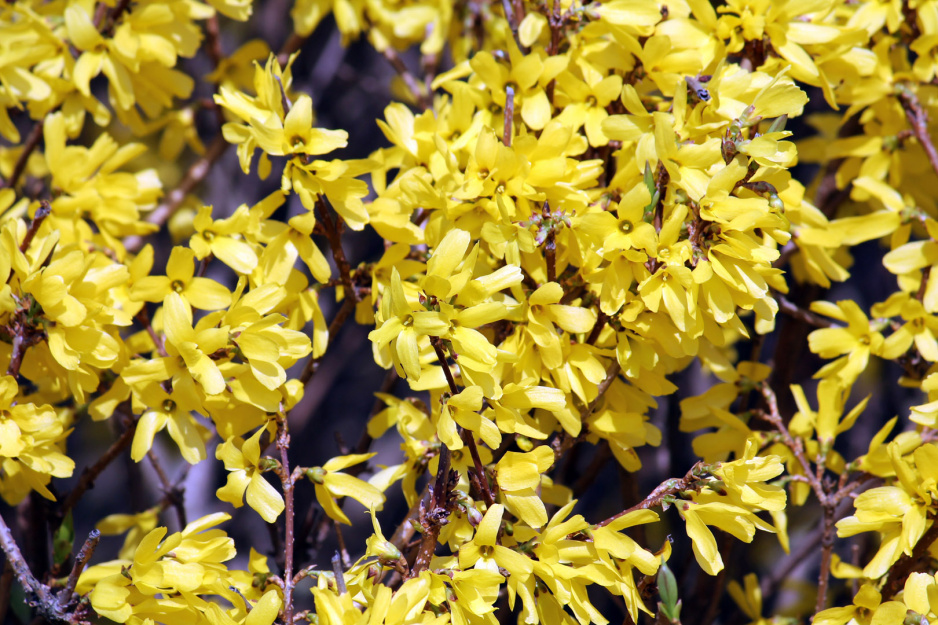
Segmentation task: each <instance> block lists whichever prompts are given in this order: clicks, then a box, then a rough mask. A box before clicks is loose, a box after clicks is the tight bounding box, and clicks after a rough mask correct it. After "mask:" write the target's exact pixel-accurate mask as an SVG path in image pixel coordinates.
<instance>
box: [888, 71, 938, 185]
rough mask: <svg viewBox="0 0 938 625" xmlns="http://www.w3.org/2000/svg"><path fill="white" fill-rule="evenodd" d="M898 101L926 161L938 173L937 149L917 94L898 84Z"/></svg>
mask: <svg viewBox="0 0 938 625" xmlns="http://www.w3.org/2000/svg"><path fill="white" fill-rule="evenodd" d="M898 92H899V93H898V95H899V101H900V102H901V103H902V110H904V111H905V117H906V119H908V120H909V124H910V125H911V126H912V133H913V134H914V135H915V138H916V139H918V142H919V144H920V145H921V146H922V149H923V150H925V155H926V156H927V157H928V162H929V163H931V167H932V169H933V170H935V174H938V150H935V144H934V143H933V142H932V139H931V135H930V134H929V133H928V115H927V114H926V113H925V109H923V108H922V105H921V103H920V102H919V101H918V96H917V95H916V94H915V92H914V91H912V89H911V88H909V87H908V86H907V85H904V84H903V85H900V86H899V88H898Z"/></svg>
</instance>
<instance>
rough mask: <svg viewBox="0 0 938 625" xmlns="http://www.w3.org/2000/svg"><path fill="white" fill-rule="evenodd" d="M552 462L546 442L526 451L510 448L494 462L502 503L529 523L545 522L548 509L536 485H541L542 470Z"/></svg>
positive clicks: (532, 525)
mask: <svg viewBox="0 0 938 625" xmlns="http://www.w3.org/2000/svg"><path fill="white" fill-rule="evenodd" d="M553 464H554V451H553V450H552V449H551V448H550V446H549V445H541V446H540V447H537V448H536V449H535V450H534V451H532V452H530V453H526V454H522V453H517V452H513V451H509V452H507V453H505V455H504V456H502V459H501V460H499V461H498V464H496V465H495V471H496V479H497V480H498V486H499V488H500V489H501V493H502V497H503V498H504V500H505V506H506V507H507V508H508V510H510V511H511V513H512V514H514V515H515V516H517V517H518V518H519V519H521V520H522V521H524V522H525V523H527V524H528V525H530V526H531V527H541V526H542V525H544V524H545V523H547V509H546V508H545V507H544V502H543V501H542V500H541V497H540V496H539V495H538V493H537V491H536V489H537V488H539V487H540V485H541V474H543V473H546V472H547V471H548V470H549V469H550V468H551V467H552V466H553Z"/></svg>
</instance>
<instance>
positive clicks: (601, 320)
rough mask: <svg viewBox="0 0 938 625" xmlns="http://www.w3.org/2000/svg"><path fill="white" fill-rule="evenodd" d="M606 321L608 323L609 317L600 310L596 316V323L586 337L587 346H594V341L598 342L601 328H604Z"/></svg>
mask: <svg viewBox="0 0 938 625" xmlns="http://www.w3.org/2000/svg"><path fill="white" fill-rule="evenodd" d="M607 321H609V315H607V314H606V313H604V312H603V311H601V310H600V311H599V314H598V315H596V323H594V324H593V329H592V330H590V333H589V336H587V337H586V344H587V345H594V344H595V343H596V341H598V340H599V335H600V333H602V331H603V328H604V327H606V322H607Z"/></svg>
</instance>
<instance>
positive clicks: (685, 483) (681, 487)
mask: <svg viewBox="0 0 938 625" xmlns="http://www.w3.org/2000/svg"><path fill="white" fill-rule="evenodd" d="M707 468H708V465H706V464H704V463H703V462H697V463H696V464H694V466H692V467H691V468H690V471H688V472H687V474H686V475H685V476H684V477H682V478H671V479H669V480H665V481H664V482H662V483H661V484H659V485H658V487H657V488H655V490H653V491H651V494H649V495H648V496H647V497H645V498H644V499H642V500H641V501H640V502H638V503H637V504H635V505H634V506H632V507H631V508H627V509H625V510H623V511H622V512H619V513H616V514H614V515H612V516H611V517H609V518H608V519H606V520H605V521H600V522H599V523H597V524H596V527H604V526H606V525H609V524H610V523H612V522H613V521H615V520H616V519H618V518H620V517H623V516H625V515H627V514H629V513H630V512H635V511H636V510H647V509H649V508H654V507H655V506H658V505H661V503H662V502H663V501H664V499H665V497H673V496H674V495H677V494H678V493H680V492H681V491H685V490H688V489H690V488H692V487H693V484H694V483H695V482H698V481H699V480H700V478H699V476H700V474H701V473H702V472H704V471H705V470H707Z"/></svg>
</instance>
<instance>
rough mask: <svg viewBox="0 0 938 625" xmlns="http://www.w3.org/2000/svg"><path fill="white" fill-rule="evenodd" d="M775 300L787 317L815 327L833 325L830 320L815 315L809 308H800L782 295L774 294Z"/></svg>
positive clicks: (829, 326)
mask: <svg viewBox="0 0 938 625" xmlns="http://www.w3.org/2000/svg"><path fill="white" fill-rule="evenodd" d="M775 301H776V302H778V309H779V311H781V312H783V313H785V314H786V315H788V316H789V317H794V318H795V319H798V320H799V321H803V322H805V323H807V324H808V325H812V326H814V327H816V328H831V327H834V323H833V322H832V321H831V320H829V319H826V318H824V317H822V316H820V315H817V314H815V313H813V312H811V311H810V310H805V309H804V308H800V307H799V306H798V305H797V304H795V303H794V302H792V301H791V300H790V299H788V298H787V297H785V296H784V295H780V294H776V296H775Z"/></svg>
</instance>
